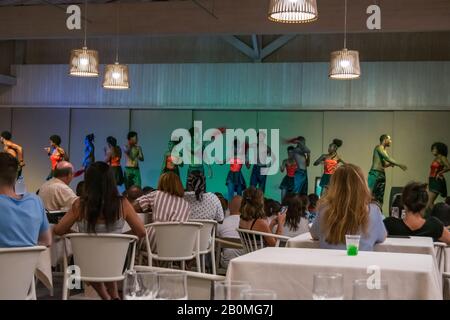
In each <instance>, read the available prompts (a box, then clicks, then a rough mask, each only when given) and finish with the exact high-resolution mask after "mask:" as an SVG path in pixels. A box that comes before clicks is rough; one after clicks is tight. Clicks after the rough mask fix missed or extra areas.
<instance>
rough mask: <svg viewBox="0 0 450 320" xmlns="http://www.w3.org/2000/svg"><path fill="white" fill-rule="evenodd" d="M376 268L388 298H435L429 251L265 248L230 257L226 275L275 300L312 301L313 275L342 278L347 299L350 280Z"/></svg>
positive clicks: (436, 290)
mask: <svg viewBox="0 0 450 320" xmlns="http://www.w3.org/2000/svg"><path fill="white" fill-rule="evenodd" d="M371 266H378V267H379V268H380V269H379V270H380V273H381V280H386V281H387V282H388V286H389V289H388V290H389V299H393V300H396V299H401V300H403V299H410V300H440V299H442V286H441V281H440V279H439V275H438V273H437V272H436V269H435V264H434V261H433V257H432V256H431V255H429V254H409V253H391V252H367V251H360V252H359V253H358V255H357V256H347V254H346V251H345V250H329V249H307V248H273V247H270V248H264V249H261V250H257V251H254V252H251V253H249V254H246V255H243V256H240V257H238V258H235V259H233V260H231V261H230V265H229V267H228V272H227V279H229V280H241V281H249V282H250V284H251V286H252V288H253V289H268V290H273V291H275V292H276V293H277V297H278V299H296V300H297V299H298V300H303V299H312V289H313V277H314V274H315V273H320V272H325V273H327V272H333V273H334V272H337V273H341V274H342V275H343V276H344V298H345V299H351V298H352V292H353V281H354V280H356V279H367V278H368V277H369V276H370V275H371V274H369V273H368V267H371Z"/></svg>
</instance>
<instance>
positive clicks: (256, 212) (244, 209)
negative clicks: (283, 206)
mask: <svg viewBox="0 0 450 320" xmlns="http://www.w3.org/2000/svg"><path fill="white" fill-rule="evenodd" d="M240 212H241V220H240V222H239V228H241V229H247V230H254V231H261V232H266V233H272V229H273V228H274V227H275V226H277V228H276V231H275V234H278V235H282V234H283V232H284V228H283V227H284V223H285V221H286V214H285V213H283V214H281V213H278V214H277V216H276V218H274V219H273V220H272V221H271V222H270V224H269V223H268V222H267V219H266V213H265V211H264V195H263V193H262V191H261V190H260V189H256V188H255V187H250V188H248V189H246V190H245V191H244V194H243V195H242V202H241V210H240ZM264 242H265V244H266V245H267V246H268V247H274V246H275V245H276V243H277V240H276V239H275V238H272V237H264Z"/></svg>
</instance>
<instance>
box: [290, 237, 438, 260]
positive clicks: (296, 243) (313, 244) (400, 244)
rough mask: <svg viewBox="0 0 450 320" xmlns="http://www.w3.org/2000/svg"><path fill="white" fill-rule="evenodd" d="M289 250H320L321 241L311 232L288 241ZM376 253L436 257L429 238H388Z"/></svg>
mask: <svg viewBox="0 0 450 320" xmlns="http://www.w3.org/2000/svg"><path fill="white" fill-rule="evenodd" d="M286 247H288V248H319V241H316V240H312V238H311V234H310V233H309V232H307V233H303V234H301V235H299V236H296V237H294V238H291V239H289V240H288V242H287V244H286ZM374 249H375V251H379V252H398V253H419V254H430V255H432V256H434V246H433V239H432V238H428V237H410V238H386V240H385V241H384V242H383V243H379V244H377V245H375V248H374Z"/></svg>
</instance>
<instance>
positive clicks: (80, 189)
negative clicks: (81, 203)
mask: <svg viewBox="0 0 450 320" xmlns="http://www.w3.org/2000/svg"><path fill="white" fill-rule="evenodd" d="M83 192H84V181H80V182H78V184H77V188H76V194H77V197H81V196H82V195H83Z"/></svg>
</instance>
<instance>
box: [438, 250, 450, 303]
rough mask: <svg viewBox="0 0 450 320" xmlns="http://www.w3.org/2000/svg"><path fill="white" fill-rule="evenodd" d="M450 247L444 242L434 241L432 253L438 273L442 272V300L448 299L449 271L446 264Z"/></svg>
mask: <svg viewBox="0 0 450 320" xmlns="http://www.w3.org/2000/svg"><path fill="white" fill-rule="evenodd" d="M448 249H450V246H448V245H447V244H446V243H444V242H435V243H434V253H435V255H436V262H437V267H438V270H439V273H440V274H442V289H443V297H444V300H450V272H449V270H448V265H447V250H448Z"/></svg>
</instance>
